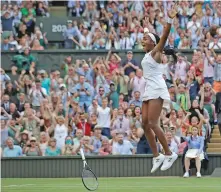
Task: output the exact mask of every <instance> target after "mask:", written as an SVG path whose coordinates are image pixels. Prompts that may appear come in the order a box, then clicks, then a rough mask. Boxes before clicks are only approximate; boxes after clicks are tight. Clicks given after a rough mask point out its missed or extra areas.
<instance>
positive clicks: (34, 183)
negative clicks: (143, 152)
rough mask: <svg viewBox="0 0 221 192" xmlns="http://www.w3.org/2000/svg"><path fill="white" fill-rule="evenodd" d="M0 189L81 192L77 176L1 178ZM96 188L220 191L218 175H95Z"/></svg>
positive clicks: (155, 191)
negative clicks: (97, 181) (182, 176)
mask: <svg viewBox="0 0 221 192" xmlns="http://www.w3.org/2000/svg"><path fill="white" fill-rule="evenodd" d="M1 189H2V192H70V191H74V192H85V191H87V190H86V189H85V188H84V186H83V184H82V182H81V179H80V178H79V179H78V178H77V179H76V178H74V179H71V178H67V179H65V178H64V179H60V178H59V179H47V178H42V179H2V183H1ZM97 191H100V192H105V191H108V192H109V191H110V192H158V191H163V192H197V191H199V192H208V191H211V192H220V191H221V179H220V178H211V177H203V178H200V179H198V178H195V177H191V178H189V179H183V178H181V177H154V178H153V177H146V178H144V177H137V178H99V187H98V189H97Z"/></svg>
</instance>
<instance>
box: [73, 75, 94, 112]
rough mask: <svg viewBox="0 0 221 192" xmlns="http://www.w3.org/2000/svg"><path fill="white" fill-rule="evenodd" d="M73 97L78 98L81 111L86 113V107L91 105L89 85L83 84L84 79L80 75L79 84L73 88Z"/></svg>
mask: <svg viewBox="0 0 221 192" xmlns="http://www.w3.org/2000/svg"><path fill="white" fill-rule="evenodd" d="M72 93H73V94H74V97H75V98H76V97H79V104H80V107H81V109H82V110H83V111H85V112H87V110H88V107H89V106H90V105H91V95H93V94H94V93H92V90H91V85H90V84H89V83H87V82H85V77H84V76H83V75H81V76H80V77H79V83H78V84H77V85H76V86H75V87H74V88H73V92H72Z"/></svg>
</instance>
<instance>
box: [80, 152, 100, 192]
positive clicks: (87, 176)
mask: <svg viewBox="0 0 221 192" xmlns="http://www.w3.org/2000/svg"><path fill="white" fill-rule="evenodd" d="M80 153H81V157H82V160H83V171H82V174H81V178H82V183H83V184H84V186H85V188H86V189H87V190H89V191H95V190H96V189H97V188H98V180H97V176H96V175H95V174H94V172H93V171H92V170H91V168H90V167H89V166H88V164H87V162H86V160H85V156H84V151H83V149H82V148H81V149H80Z"/></svg>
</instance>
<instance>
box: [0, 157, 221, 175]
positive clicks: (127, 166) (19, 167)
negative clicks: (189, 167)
mask: <svg viewBox="0 0 221 192" xmlns="http://www.w3.org/2000/svg"><path fill="white" fill-rule="evenodd" d="M181 159H182V156H179V158H178V160H177V161H176V162H175V164H174V165H173V167H172V168H171V169H169V170H168V171H165V172H162V171H157V172H156V173H154V174H151V173H150V170H151V167H152V156H151V155H131V156H105V157H103V156H88V157H87V162H88V164H89V165H90V167H91V168H92V169H93V171H94V172H95V173H96V175H97V176H98V177H143V176H182V175H183V168H182V161H181ZM216 167H221V154H209V164H208V169H207V170H203V169H202V174H203V175H210V174H211V173H212V172H213V171H214V169H215V168H216ZM81 171H82V160H81V158H80V157H79V156H70V157H67V156H65V157H19V158H2V160H1V176H2V178H64V177H80V175H81Z"/></svg>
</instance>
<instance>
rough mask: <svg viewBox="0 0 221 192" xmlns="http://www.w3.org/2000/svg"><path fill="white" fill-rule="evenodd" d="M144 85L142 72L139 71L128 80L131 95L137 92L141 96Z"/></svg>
mask: <svg viewBox="0 0 221 192" xmlns="http://www.w3.org/2000/svg"><path fill="white" fill-rule="evenodd" d="M145 85H146V83H145V79H144V77H143V71H142V70H141V69H137V71H136V76H135V77H133V78H132V79H131V80H130V89H131V90H132V95H134V92H135V91H139V92H140V95H143V93H144V89H145Z"/></svg>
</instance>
